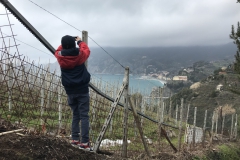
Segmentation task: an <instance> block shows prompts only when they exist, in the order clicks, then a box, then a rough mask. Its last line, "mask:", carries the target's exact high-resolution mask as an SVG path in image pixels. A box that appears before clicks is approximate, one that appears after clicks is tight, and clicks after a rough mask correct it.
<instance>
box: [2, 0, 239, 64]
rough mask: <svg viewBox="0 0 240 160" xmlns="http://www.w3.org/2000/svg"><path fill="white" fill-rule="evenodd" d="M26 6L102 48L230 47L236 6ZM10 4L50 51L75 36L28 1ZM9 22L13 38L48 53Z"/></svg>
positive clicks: (204, 1)
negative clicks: (82, 33)
mask: <svg viewBox="0 0 240 160" xmlns="http://www.w3.org/2000/svg"><path fill="white" fill-rule="evenodd" d="M32 1H33V2H34V3H37V4H38V5H40V6H42V7H43V8H44V9H46V10H48V11H50V12H51V13H53V14H55V15H57V16H58V17H60V18H61V19H63V20H64V21H66V22H67V23H69V24H71V25H73V26H74V27H76V28H77V29H78V30H80V31H81V30H87V31H88V32H89V36H90V37H91V38H92V39H94V41H96V42H97V43H98V44H99V45H101V46H103V47H106V46H111V47H124V46H133V47H140V46H146V47H150V46H194V45H219V44H225V43H229V42H231V40H230V39H229V36H228V35H229V34H230V31H231V25H236V24H237V21H239V20H240V19H239V16H240V9H239V7H240V5H239V4H236V3H235V2H234V1H226V0H219V1H217V2H216V1H209V0H201V1H192V0H182V1H178V0H172V1H169V0H161V1H159V0H151V1H147V0H132V1H128V0H122V1H116V0H115V1H113V0H105V1H102V0H101V1H100V0H82V1H78V0H51V1H48V0H41V1H37V0H32ZM10 2H11V3H12V4H13V5H14V6H15V8H17V9H18V10H19V11H20V13H22V15H23V16H24V17H25V18H26V19H27V20H28V21H29V22H30V23H31V24H32V25H33V26H34V27H35V28H36V29H37V30H38V31H39V32H40V33H41V34H42V35H43V36H44V37H45V38H46V39H47V40H48V41H49V42H50V43H51V44H52V45H53V46H54V47H55V48H56V47H57V46H58V45H59V44H60V39H61V37H62V36H63V35H66V34H68V35H81V32H80V31H78V30H76V29H74V28H72V27H70V26H69V25H67V24H66V23H64V22H62V21H60V20H59V19H57V18H56V17H54V16H53V15H51V14H49V13H47V12H46V11H44V10H42V9H41V8H39V7H37V6H36V5H34V4H33V3H31V2H30V1H29V0H22V1H19V0H10ZM0 12H4V10H3V7H1V8H0ZM10 20H11V23H14V24H15V25H14V26H13V30H14V33H16V34H17V38H19V39H20V40H22V41H25V42H26V43H29V44H31V45H33V46H36V47H37V48H40V49H41V50H44V52H45V51H46V52H48V51H47V50H46V49H45V48H44V46H42V45H41V43H39V42H38V40H37V39H36V38H34V37H33V36H32V35H31V33H29V32H28V31H27V30H26V28H25V27H23V26H22V24H21V23H19V22H18V21H17V20H16V19H15V18H14V17H13V16H10ZM3 22H4V21H2V22H0V23H1V24H0V25H2V23H3ZM94 41H92V40H91V39H89V46H90V47H96V46H97V45H96V43H95V42H94ZM22 46H24V45H22ZM22 49H23V50H26V52H29V50H27V47H22ZM31 52H32V51H31ZM35 52H36V53H38V51H35ZM52 59H53V58H52Z"/></svg>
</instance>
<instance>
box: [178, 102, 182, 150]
mask: <svg viewBox="0 0 240 160" xmlns="http://www.w3.org/2000/svg"><path fill="white" fill-rule="evenodd" d="M182 114H183V98H182V99H181V106H180V122H179V134H178V151H180V150H181V138H182Z"/></svg>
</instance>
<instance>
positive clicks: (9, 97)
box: [6, 62, 13, 111]
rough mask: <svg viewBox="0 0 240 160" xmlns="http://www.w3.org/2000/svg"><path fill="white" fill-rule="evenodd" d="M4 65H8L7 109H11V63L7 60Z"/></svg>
mask: <svg viewBox="0 0 240 160" xmlns="http://www.w3.org/2000/svg"><path fill="white" fill-rule="evenodd" d="M6 66H7V67H8V68H7V73H8V110H9V111H12V88H13V64H12V62H9V63H8V64H7V65H6Z"/></svg>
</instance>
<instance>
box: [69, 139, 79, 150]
mask: <svg viewBox="0 0 240 160" xmlns="http://www.w3.org/2000/svg"><path fill="white" fill-rule="evenodd" d="M80 144H81V143H80V142H79V141H78V140H72V141H71V145H72V146H73V147H76V148H78V147H80Z"/></svg>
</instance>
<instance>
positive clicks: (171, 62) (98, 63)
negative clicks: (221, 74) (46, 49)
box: [88, 43, 236, 74]
mask: <svg viewBox="0 0 240 160" xmlns="http://www.w3.org/2000/svg"><path fill="white" fill-rule="evenodd" d="M105 49H106V51H107V52H108V53H105V52H104V51H103V50H102V49H101V48H91V56H90V58H89V61H88V67H89V71H90V72H91V73H115V74H117V73H123V72H124V70H123V69H122V67H121V66H120V65H119V64H118V63H117V62H116V61H115V60H114V59H116V60H117V61H118V62H120V63H121V64H122V65H123V66H129V67H130V70H131V71H132V73H133V74H144V73H150V72H154V73H157V72H159V71H164V70H165V71H169V72H174V73H175V72H176V71H179V70H180V69H181V68H183V67H188V66H192V65H193V63H195V62H197V61H209V62H210V61H218V60H229V59H231V60H232V59H233V57H234V54H235V53H236V46H235V45H234V44H232V43H229V44H226V45H220V46H195V47H149V48H146V47H145V48H144V47H139V48H130V47H126V48H124V47H122V48H110V47H109V48H105ZM108 54H110V55H111V56H112V57H114V59H113V58H111V57H110V56H109V55H108Z"/></svg>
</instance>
